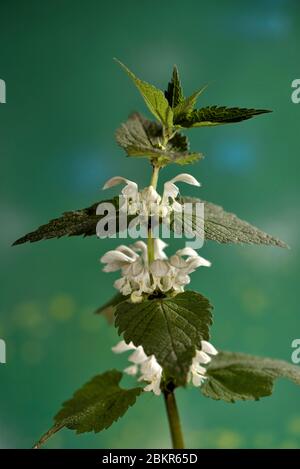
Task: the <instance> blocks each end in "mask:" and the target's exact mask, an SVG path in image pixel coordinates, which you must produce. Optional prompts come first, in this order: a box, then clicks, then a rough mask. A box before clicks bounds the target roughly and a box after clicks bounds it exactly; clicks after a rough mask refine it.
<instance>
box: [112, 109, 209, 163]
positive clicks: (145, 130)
mask: <svg viewBox="0 0 300 469" xmlns="http://www.w3.org/2000/svg"><path fill="white" fill-rule="evenodd" d="M116 141H117V143H118V144H119V145H120V146H121V147H122V148H123V149H124V150H125V151H126V153H127V155H128V156H134V157H146V158H149V159H150V160H151V162H155V164H156V165H160V166H165V165H167V164H170V163H176V164H180V165H183V164H189V163H194V162H195V161H198V160H199V159H201V158H202V157H203V155H201V153H190V152H189V151H188V149H189V146H188V140H187V137H186V136H184V135H181V134H179V133H176V134H175V136H174V137H173V138H171V139H170V140H169V142H168V143H167V144H166V145H165V146H163V145H162V142H163V131H162V126H161V125H160V124H158V123H156V122H151V121H149V120H148V119H145V118H144V117H143V116H142V115H141V114H139V113H134V114H132V115H131V116H129V119H128V120H127V121H126V122H125V123H124V124H122V125H121V127H119V128H118V129H117V131H116Z"/></svg>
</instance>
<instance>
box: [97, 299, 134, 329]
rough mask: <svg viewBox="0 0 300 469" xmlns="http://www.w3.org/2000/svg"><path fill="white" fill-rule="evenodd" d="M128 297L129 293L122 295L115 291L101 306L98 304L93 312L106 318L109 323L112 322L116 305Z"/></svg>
mask: <svg viewBox="0 0 300 469" xmlns="http://www.w3.org/2000/svg"><path fill="white" fill-rule="evenodd" d="M129 298H130V295H122V293H116V295H115V296H114V297H113V298H111V300H109V301H108V302H107V303H105V304H104V305H103V306H100V307H99V308H98V309H97V310H96V311H95V314H101V315H102V316H104V317H105V318H106V319H107V322H108V323H109V324H113V322H114V317H115V311H116V307H117V306H118V305H119V304H120V303H122V302H123V301H126V300H128V299H129Z"/></svg>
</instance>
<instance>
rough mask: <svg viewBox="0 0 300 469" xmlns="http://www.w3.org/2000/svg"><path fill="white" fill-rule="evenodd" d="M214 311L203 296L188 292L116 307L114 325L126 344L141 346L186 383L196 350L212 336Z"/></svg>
mask: <svg viewBox="0 0 300 469" xmlns="http://www.w3.org/2000/svg"><path fill="white" fill-rule="evenodd" d="M211 310H212V306H211V305H210V303H209V301H208V300H207V299H206V298H205V297H204V296H202V295H200V294H199V293H196V292H192V291H186V292H184V293H179V294H178V295H176V296H175V297H167V298H160V299H151V300H145V301H143V302H142V303H137V304H134V303H130V302H123V303H121V304H119V305H118V306H117V309H116V313H115V316H116V322H115V325H116V327H117V328H118V332H119V334H120V335H121V334H123V336H124V339H125V341H126V342H127V343H129V342H131V341H132V342H133V343H134V345H135V346H139V345H142V347H143V348H144V350H145V353H146V354H147V355H149V356H150V355H155V357H156V359H157V361H158V363H159V364H160V365H161V366H162V367H163V369H164V371H165V373H166V374H167V376H168V377H170V378H172V379H174V380H175V382H176V383H177V384H179V385H184V384H185V382H186V376H187V373H188V370H189V367H190V365H191V362H192V359H193V357H194V355H195V350H196V349H198V350H201V340H208V339H209V327H210V326H211V324H212V314H211Z"/></svg>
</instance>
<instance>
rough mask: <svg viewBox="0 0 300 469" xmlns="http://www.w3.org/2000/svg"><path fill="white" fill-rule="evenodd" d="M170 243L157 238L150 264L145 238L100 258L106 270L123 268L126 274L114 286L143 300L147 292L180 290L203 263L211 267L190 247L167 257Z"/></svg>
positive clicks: (134, 297)
mask: <svg viewBox="0 0 300 469" xmlns="http://www.w3.org/2000/svg"><path fill="white" fill-rule="evenodd" d="M166 246H167V244H166V243H165V242H164V241H162V240H160V239H159V238H157V239H155V240H154V261H153V262H151V264H150V265H148V264H149V263H148V248H147V245H146V244H145V243H144V242H143V241H137V242H135V243H134V244H132V245H131V246H124V245H122V246H119V247H118V248H117V249H115V250H112V251H108V252H107V253H106V254H105V255H104V256H103V257H102V258H101V259H100V261H101V262H102V263H104V264H106V265H105V267H104V268H103V270H104V272H115V271H117V270H121V272H122V277H121V278H120V279H118V280H116V281H115V283H114V286H115V288H117V289H118V290H119V291H120V292H121V293H122V294H123V295H131V300H132V301H133V302H138V301H141V300H142V299H143V296H142V295H143V294H144V293H145V294H148V295H149V294H151V293H153V292H155V291H158V292H163V293H166V292H171V291H172V292H176V293H180V292H182V291H183V290H184V287H185V285H187V284H188V283H189V282H190V277H189V274H191V273H192V272H194V271H195V270H196V269H197V268H198V267H200V266H206V267H209V266H210V265H211V264H210V262H209V261H207V260H206V259H204V258H203V257H201V256H199V255H198V253H197V252H196V251H195V250H194V249H192V248H190V247H185V248H184V249H180V250H178V251H177V252H176V254H175V255H173V256H171V257H169V258H167V256H166V254H165V253H164V248H165V247H166Z"/></svg>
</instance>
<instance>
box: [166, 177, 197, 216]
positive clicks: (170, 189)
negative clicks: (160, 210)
mask: <svg viewBox="0 0 300 469" xmlns="http://www.w3.org/2000/svg"><path fill="white" fill-rule="evenodd" d="M174 182H185V183H186V184H191V185H192V186H198V187H199V186H200V183H199V182H198V181H197V179H195V178H194V176H191V175H190V174H186V173H182V174H178V175H177V176H176V177H174V178H173V179H171V180H170V181H168V182H166V183H165V184H164V193H163V197H162V203H161V204H162V206H163V207H167V206H169V205H170V203H169V202H170V200H169V199H171V201H172V203H171V207H172V209H173V210H176V211H181V205H180V203H179V202H177V201H176V200H175V199H176V197H177V196H178V194H179V189H178V187H177V186H176V185H175V184H174Z"/></svg>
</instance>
